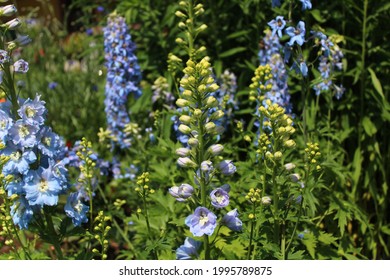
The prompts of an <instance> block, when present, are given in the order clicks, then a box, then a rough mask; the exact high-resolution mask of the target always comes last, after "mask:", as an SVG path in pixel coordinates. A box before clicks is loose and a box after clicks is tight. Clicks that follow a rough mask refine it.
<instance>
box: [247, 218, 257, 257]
mask: <svg viewBox="0 0 390 280" xmlns="http://www.w3.org/2000/svg"><path fill="white" fill-rule="evenodd" d="M254 225H255V223H254V222H253V221H251V229H250V233H249V246H248V255H247V258H246V259H247V260H250V259H251V255H252V242H253V232H254Z"/></svg>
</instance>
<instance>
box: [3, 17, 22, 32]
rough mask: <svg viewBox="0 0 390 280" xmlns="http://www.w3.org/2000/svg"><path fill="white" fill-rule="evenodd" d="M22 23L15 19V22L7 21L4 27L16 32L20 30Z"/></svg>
mask: <svg viewBox="0 0 390 280" xmlns="http://www.w3.org/2000/svg"><path fill="white" fill-rule="evenodd" d="M21 24H22V22H21V21H20V19H18V18H14V19H13V20H10V21H7V22H6V23H4V24H3V27H5V28H6V29H9V30H15V29H16V28H18V27H19V26H20V25H21Z"/></svg>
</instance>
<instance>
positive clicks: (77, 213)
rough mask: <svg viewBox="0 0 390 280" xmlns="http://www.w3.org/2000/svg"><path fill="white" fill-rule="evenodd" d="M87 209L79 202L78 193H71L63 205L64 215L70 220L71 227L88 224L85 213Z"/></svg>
mask: <svg viewBox="0 0 390 280" xmlns="http://www.w3.org/2000/svg"><path fill="white" fill-rule="evenodd" d="M88 210H89V207H88V206H87V205H85V204H84V203H82V202H81V196H80V194H79V193H78V192H76V193H71V194H70V195H69V196H68V199H67V201H66V204H65V213H66V215H67V216H68V217H69V218H71V219H72V222H73V225H74V226H76V227H78V226H80V225H81V224H82V223H86V222H88V218H87V212H88Z"/></svg>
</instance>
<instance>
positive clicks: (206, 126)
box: [204, 122, 216, 133]
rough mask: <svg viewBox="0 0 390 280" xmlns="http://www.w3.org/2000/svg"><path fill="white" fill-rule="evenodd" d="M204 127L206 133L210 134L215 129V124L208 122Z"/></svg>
mask: <svg viewBox="0 0 390 280" xmlns="http://www.w3.org/2000/svg"><path fill="white" fill-rule="evenodd" d="M204 127H205V129H206V131H207V132H208V133H212V132H213V131H214V130H215V128H216V124H215V123H213V122H208V123H206V124H205V126H204Z"/></svg>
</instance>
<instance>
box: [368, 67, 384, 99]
mask: <svg viewBox="0 0 390 280" xmlns="http://www.w3.org/2000/svg"><path fill="white" fill-rule="evenodd" d="M368 72H370V75H371V81H372V84H373V85H374V88H375V89H376V91H377V92H378V93H379V94H380V96H381V97H382V98H383V99H385V96H384V94H383V89H382V85H381V82H380V81H379V79H378V77H377V76H376V74H375V72H374V70H372V69H371V68H368Z"/></svg>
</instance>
